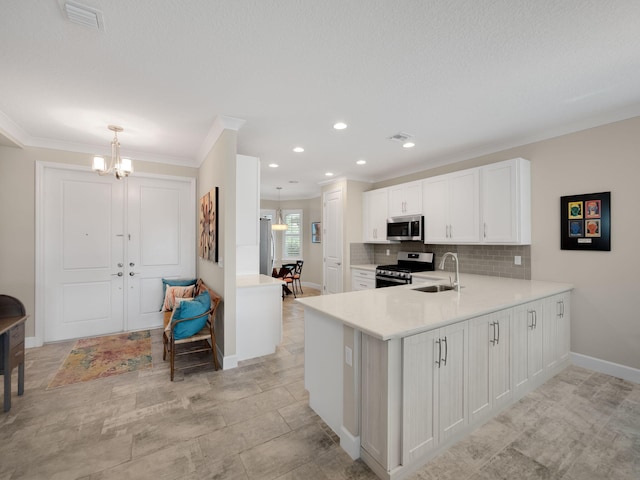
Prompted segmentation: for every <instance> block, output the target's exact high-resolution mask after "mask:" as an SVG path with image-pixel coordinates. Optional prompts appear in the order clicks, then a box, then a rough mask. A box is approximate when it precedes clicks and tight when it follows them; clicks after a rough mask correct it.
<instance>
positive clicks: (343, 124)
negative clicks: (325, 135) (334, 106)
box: [333, 122, 347, 130]
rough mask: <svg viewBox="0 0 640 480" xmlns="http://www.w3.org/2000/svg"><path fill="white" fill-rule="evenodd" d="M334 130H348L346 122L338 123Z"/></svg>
mask: <svg viewBox="0 0 640 480" xmlns="http://www.w3.org/2000/svg"><path fill="white" fill-rule="evenodd" d="M333 128H335V129H336V130H344V129H345V128H347V124H346V123H344V122H338V123H336V124H334V125H333Z"/></svg>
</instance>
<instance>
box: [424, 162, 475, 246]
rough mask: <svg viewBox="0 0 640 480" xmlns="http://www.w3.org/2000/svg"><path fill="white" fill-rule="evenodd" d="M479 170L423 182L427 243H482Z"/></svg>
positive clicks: (440, 176) (433, 178)
mask: <svg viewBox="0 0 640 480" xmlns="http://www.w3.org/2000/svg"><path fill="white" fill-rule="evenodd" d="M479 186H480V174H479V169H477V168H472V169H469V170H462V171H460V172H454V173H449V174H447V175H439V176H437V177H431V178H427V179H425V180H424V181H423V183H422V211H423V214H424V243H479V242H480V202H479V198H480V197H479V192H480V189H479Z"/></svg>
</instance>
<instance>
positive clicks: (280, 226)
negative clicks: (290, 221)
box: [271, 187, 287, 230]
mask: <svg viewBox="0 0 640 480" xmlns="http://www.w3.org/2000/svg"><path fill="white" fill-rule="evenodd" d="M276 188H277V189H278V209H277V210H276V219H275V220H274V222H273V225H271V229H272V230H286V229H287V224H286V223H284V220H283V219H282V207H281V205H280V190H282V187H276Z"/></svg>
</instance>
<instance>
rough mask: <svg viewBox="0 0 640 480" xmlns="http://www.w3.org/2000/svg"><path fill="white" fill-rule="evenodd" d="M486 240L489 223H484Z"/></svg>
mask: <svg viewBox="0 0 640 480" xmlns="http://www.w3.org/2000/svg"><path fill="white" fill-rule="evenodd" d="M484 238H487V222H484Z"/></svg>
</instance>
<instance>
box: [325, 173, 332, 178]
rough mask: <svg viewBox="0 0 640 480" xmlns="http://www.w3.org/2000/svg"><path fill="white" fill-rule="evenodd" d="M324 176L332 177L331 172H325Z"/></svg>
mask: <svg viewBox="0 0 640 480" xmlns="http://www.w3.org/2000/svg"><path fill="white" fill-rule="evenodd" d="M325 176H327V177H333V173H331V172H327V173H325Z"/></svg>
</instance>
